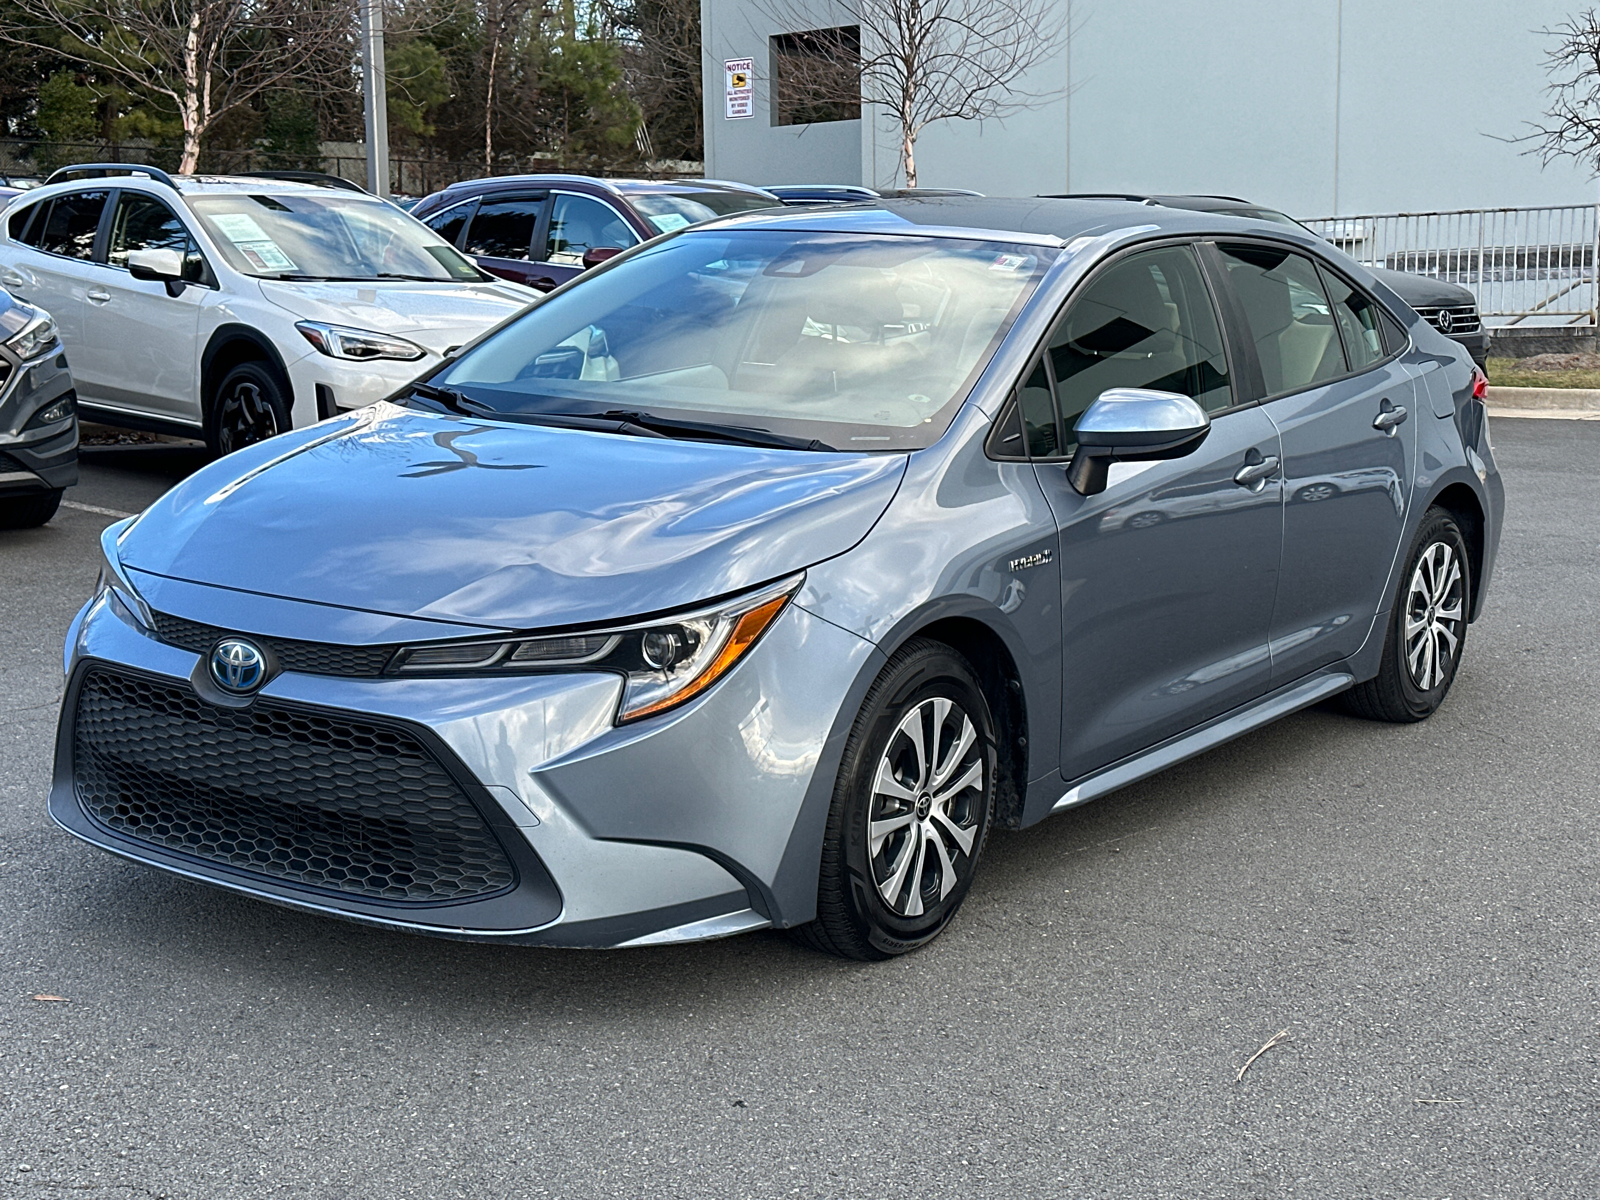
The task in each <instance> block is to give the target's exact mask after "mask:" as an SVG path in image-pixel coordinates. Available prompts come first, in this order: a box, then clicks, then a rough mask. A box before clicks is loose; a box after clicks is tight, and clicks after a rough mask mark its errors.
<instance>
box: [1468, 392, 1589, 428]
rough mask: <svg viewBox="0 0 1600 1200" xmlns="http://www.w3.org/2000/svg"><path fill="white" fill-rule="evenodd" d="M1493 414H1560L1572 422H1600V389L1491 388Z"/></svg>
mask: <svg viewBox="0 0 1600 1200" xmlns="http://www.w3.org/2000/svg"><path fill="white" fill-rule="evenodd" d="M1490 413H1491V414H1493V413H1504V414H1506V416H1517V414H1523V416H1533V414H1534V413H1557V414H1560V416H1565V418H1566V419H1570V421H1582V419H1589V418H1600V389H1594V387H1490Z"/></svg>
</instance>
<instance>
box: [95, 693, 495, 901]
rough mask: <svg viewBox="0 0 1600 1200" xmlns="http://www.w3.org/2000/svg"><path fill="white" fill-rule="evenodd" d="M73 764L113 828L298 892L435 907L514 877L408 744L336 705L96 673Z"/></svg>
mask: <svg viewBox="0 0 1600 1200" xmlns="http://www.w3.org/2000/svg"><path fill="white" fill-rule="evenodd" d="M73 775H74V778H75V780H76V784H77V795H78V803H79V804H80V805H82V807H83V809H84V811H85V812H86V813H88V814H89V816H91V817H93V818H94V819H96V820H98V821H99V822H100V823H102V824H103V825H106V826H109V827H110V828H111V829H113V830H115V831H117V832H118V833H122V834H125V835H127V836H128V837H132V838H138V839H139V840H141V841H145V842H151V843H154V844H155V845H158V846H164V847H166V848H168V849H170V850H177V851H181V852H183V853H185V854H191V855H195V856H197V857H199V858H203V859H210V860H212V861H215V862H219V863H225V864H227V865H228V866H231V867H237V868H240V869H242V870H246V871H254V872H257V873H259V874H262V875H270V876H274V877H276V878H278V879H282V880H286V881H288V882H291V883H295V884H301V885H304V886H307V887H314V888H324V889H328V890H331V891H337V892H344V893H348V894H352V895H358V896H365V897H372V898H376V899H382V900H390V901H411V902H423V903H427V902H431V903H440V902H444V901H451V900H461V899H466V898H471V897H479V896H485V895H489V894H492V893H495V892H500V891H504V890H505V889H507V888H509V887H511V886H512V885H513V884H514V883H515V882H516V877H515V874H514V872H513V869H512V866H511V863H510V861H509V860H508V859H507V857H506V854H505V851H504V850H503V849H502V848H501V846H500V844H499V842H498V841H496V839H495V837H494V834H493V833H492V832H491V831H490V829H489V827H488V826H487V825H486V824H485V823H484V820H483V818H482V816H480V815H479V813H478V810H477V809H476V808H475V807H474V806H473V804H472V801H471V800H470V799H468V797H467V796H466V794H465V793H464V792H463V791H462V790H461V788H460V787H459V786H458V785H457V784H456V782H455V780H454V779H452V778H451V777H450V775H449V773H448V772H446V771H445V769H444V767H443V766H442V765H441V764H440V763H439V761H438V760H437V759H436V758H434V756H433V755H432V754H431V753H429V751H428V750H427V749H426V748H425V747H424V746H423V745H422V744H421V743H420V742H418V741H417V740H416V739H415V738H413V737H411V736H410V735H408V734H406V733H405V732H403V731H400V730H396V729H390V728H386V727H383V726H377V725H370V724H367V723H365V722H362V721H360V720H357V719H353V718H348V717H346V716H344V715H343V714H335V713H326V714H324V713H320V712H311V711H302V710H299V709H288V708H278V707H274V706H272V705H269V704H263V703H257V704H255V705H254V706H253V707H251V708H249V709H243V710H231V709H219V708H215V707H213V706H211V705H209V704H206V703H203V702H202V701H200V700H199V699H198V698H197V697H196V696H195V695H194V693H193V692H192V691H190V690H189V689H188V688H186V687H179V686H173V685H168V684H163V683H155V682H150V681H147V680H144V679H141V678H135V677H130V676H126V675H122V674H120V673H114V672H111V671H107V670H104V669H100V668H93V669H91V670H90V671H89V672H88V673H87V674H86V675H85V677H84V680H83V684H82V686H81V688H80V689H79V692H78V700H77V708H76V724H75V727H74V731H73Z"/></svg>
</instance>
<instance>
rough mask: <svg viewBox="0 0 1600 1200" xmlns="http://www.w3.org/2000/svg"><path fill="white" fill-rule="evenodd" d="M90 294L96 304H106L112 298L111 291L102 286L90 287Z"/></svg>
mask: <svg viewBox="0 0 1600 1200" xmlns="http://www.w3.org/2000/svg"><path fill="white" fill-rule="evenodd" d="M88 295H89V299H90V300H92V301H94V302H95V303H96V304H105V303H107V302H108V301H109V300H110V299H111V293H110V292H108V291H105V290H104V289H102V288H90V289H89V293H88Z"/></svg>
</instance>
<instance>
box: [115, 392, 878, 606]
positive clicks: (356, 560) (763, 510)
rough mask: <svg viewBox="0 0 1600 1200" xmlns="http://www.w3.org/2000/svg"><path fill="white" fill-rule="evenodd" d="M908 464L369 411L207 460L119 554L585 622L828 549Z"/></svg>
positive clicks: (268, 585) (176, 573)
mask: <svg viewBox="0 0 1600 1200" xmlns="http://www.w3.org/2000/svg"><path fill="white" fill-rule="evenodd" d="M905 465H906V457H905V456H903V455H861V454H823V453H810V452H805V451H784V450H767V449H759V448H753V447H746V446H729V445H720V444H712V443H707V442H689V441H670V440H666V439H656V438H640V437H628V436H623V435H618V434H604V433H590V432H587V431H578V430H566V429H550V428H541V427H537V426H527V425H522V426H510V425H506V424H501V423H496V422H489V421H477V420H471V419H456V418H453V417H446V416H435V415H432V414H424V413H417V412H411V411H408V410H406V409H402V408H399V407H397V406H394V405H391V404H378V405H374V406H373V407H372V408H369V409H364V410H362V411H361V412H360V413H356V414H352V415H351V416H349V417H346V418H342V419H340V420H339V421H337V422H324V423H323V424H321V425H317V426H313V427H311V428H309V429H305V430H296V431H294V432H292V433H288V434H283V435H281V436H280V437H276V438H273V439H271V440H270V441H267V442H263V443H260V444H258V445H255V446H250V447H247V448H246V449H244V450H241V451H239V452H238V453H236V454H232V455H229V456H228V457H227V458H224V459H221V460H219V461H217V462H215V463H212V464H211V465H210V466H208V467H206V468H204V469H203V470H201V471H199V472H197V473H196V474H194V475H192V476H190V477H189V478H188V479H187V480H185V481H184V482H183V483H181V484H179V485H178V486H177V487H175V488H174V489H173V490H172V491H170V492H168V493H167V494H166V495H165V496H164V497H162V498H161V499H160V500H158V501H157V502H156V503H155V504H154V505H152V506H151V507H150V508H149V509H148V510H147V511H146V512H145V513H144V515H143V516H141V517H140V518H139V519H138V520H137V521H136V522H135V523H134V525H133V526H132V527H131V528H130V530H129V531H128V532H127V533H126V535H125V536H124V538H123V541H122V543H121V545H120V547H119V550H118V553H119V556H120V557H121V559H122V561H123V562H124V563H125V564H126V565H127V566H129V567H134V568H137V569H138V570H141V571H146V572H150V573H153V574H156V575H162V576H166V577H168V578H171V579H180V580H185V581H188V582H193V583H201V584H209V585H213V586H217V587H226V588H233V589H238V590H241V591H246V592H255V593H259V594H263V595H270V596H279V597H285V598H288V599H294V600H305V601H312V602H315V603H320V604H329V605H340V606H343V607H345V608H353V609H361V610H366V611H370V612H380V613H387V614H392V615H397V616H407V617H423V618H429V619H434V620H447V621H454V622H458V623H467V624H473V625H482V626H486V627H493V628H508V629H538V628H549V627H556V626H564V625H577V624H591V623H596V622H604V621H613V620H617V619H622V618H630V617H636V616H644V615H648V614H653V613H658V612H666V611H670V610H672V609H677V608H682V607H685V606H688V605H693V604H698V603H700V602H701V601H704V600H708V599H711V598H714V597H717V596H722V595H726V594H728V593H731V592H736V591H739V590H741V589H743V588H746V587H750V586H753V585H756V584H759V583H764V582H766V581H767V580H771V579H776V578H779V577H781V576H784V575H788V574H791V573H793V572H795V571H798V570H801V569H803V568H805V567H808V566H810V565H812V564H814V563H817V562H820V561H822V560H823V559H827V558H832V557H833V556H835V555H838V554H841V553H843V552H844V551H846V550H848V549H849V548H850V547H851V546H853V545H855V543H856V542H858V541H860V540H861V538H863V537H864V536H866V533H867V531H868V530H869V529H871V528H872V525H873V523H874V522H876V521H877V519H878V518H879V517H880V516H882V515H883V511H884V509H885V508H887V507H888V504H889V501H890V500H891V499H892V498H893V496H894V493H895V489H896V488H898V487H899V484H900V479H901V477H902V476H903V475H904V473H905ZM185 615H189V616H193V615H194V614H185Z"/></svg>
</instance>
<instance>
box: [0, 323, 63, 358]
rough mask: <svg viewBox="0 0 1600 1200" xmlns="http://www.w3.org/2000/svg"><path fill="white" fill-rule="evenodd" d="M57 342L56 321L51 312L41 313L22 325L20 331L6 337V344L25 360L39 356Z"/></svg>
mask: <svg viewBox="0 0 1600 1200" xmlns="http://www.w3.org/2000/svg"><path fill="white" fill-rule="evenodd" d="M55 342H56V323H55V322H54V321H52V320H51V319H50V314H49V313H43V312H42V313H40V314H39V315H38V316H36V317H35V318H34V319H33V320H31V321H29V322H28V323H27V324H26V325H24V326H23V327H22V330H21V331H20V332H19V333H14V334H12V335H11V337H9V338H7V339H6V345H8V346H10V347H11V349H12V350H13V351H14V352H15V353H16V356H17V357H18V358H20V359H21V360H22V361H23V362H27V361H28V360H29V359H30V358H38V357H39V355H41V354H43V353H44V352H45V351H46V350H48V349H50V347H51V346H53V345H55Z"/></svg>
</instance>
